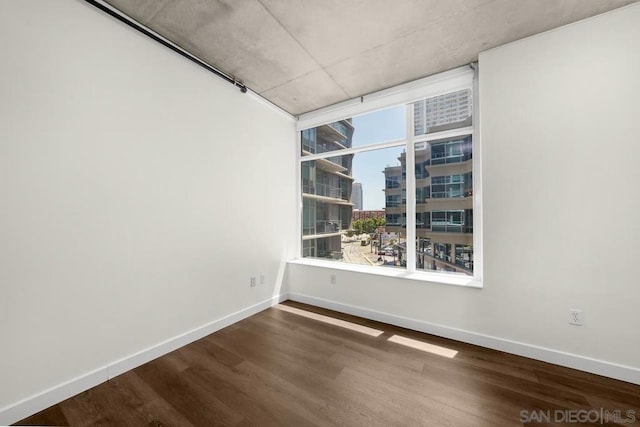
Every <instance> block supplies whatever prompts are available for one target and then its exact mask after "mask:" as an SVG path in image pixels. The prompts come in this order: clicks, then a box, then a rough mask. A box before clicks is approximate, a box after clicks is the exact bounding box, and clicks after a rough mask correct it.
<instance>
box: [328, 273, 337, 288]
mask: <svg viewBox="0 0 640 427" xmlns="http://www.w3.org/2000/svg"><path fill="white" fill-rule="evenodd" d="M329 283H330V284H332V285H335V284H336V275H335V274H332V275H330V276H329Z"/></svg>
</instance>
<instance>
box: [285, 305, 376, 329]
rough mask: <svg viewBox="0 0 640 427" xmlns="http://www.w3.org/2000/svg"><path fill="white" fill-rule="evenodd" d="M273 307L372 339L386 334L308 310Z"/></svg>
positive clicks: (286, 306)
mask: <svg viewBox="0 0 640 427" xmlns="http://www.w3.org/2000/svg"><path fill="white" fill-rule="evenodd" d="M273 307H274V308H277V309H278V310H282V311H286V312H288V313H293V314H297V315H298V316H304V317H307V318H309V319H313V320H317V321H319V322H323V323H328V324H330V325H334V326H339V327H341V328H346V329H349V330H352V331H356V332H360V333H361V334H365V335H369V336H371V337H379V336H380V335H382V334H383V333H384V331H381V330H379V329H373V328H369V327H367V326H362V325H358V324H357V323H352V322H347V321H346V320H340V319H334V318H333V317H329V316H323V315H322V314H318V313H312V312H310V311H306V310H300V309H299V308H294V307H290V306H288V305H283V304H278V305H274V306H273Z"/></svg>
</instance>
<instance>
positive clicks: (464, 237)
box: [384, 90, 473, 274]
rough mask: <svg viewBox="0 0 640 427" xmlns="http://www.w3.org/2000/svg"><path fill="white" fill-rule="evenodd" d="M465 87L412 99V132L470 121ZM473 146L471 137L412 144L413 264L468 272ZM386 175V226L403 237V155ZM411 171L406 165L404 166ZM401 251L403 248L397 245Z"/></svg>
mask: <svg viewBox="0 0 640 427" xmlns="http://www.w3.org/2000/svg"><path fill="white" fill-rule="evenodd" d="M471 112H472V96H471V92H470V91H467V90H464V91H459V92H454V93H452V94H447V95H446V96H439V97H435V98H431V99H425V100H422V101H418V102H416V103H414V126H415V127H414V131H415V132H414V133H415V135H416V136H420V135H424V134H428V133H434V132H440V131H443V130H448V129H455V128H461V127H465V126H470V125H471V119H472V117H471ZM472 158H473V144H472V136H471V135H463V136H456V137H450V138H443V139H438V140H434V141H430V142H421V143H418V144H416V145H415V167H414V171H413V173H415V177H416V239H417V241H416V245H417V246H416V247H417V255H416V263H417V268H419V269H424V270H439V271H450V272H460V273H466V274H472V273H473V197H472V196H473V170H472ZM398 160H399V161H400V166H391V167H387V168H385V170H384V175H385V189H384V191H385V215H386V230H387V231H388V232H396V233H399V234H400V235H401V236H402V235H404V236H406V224H407V206H406V204H407V197H406V178H407V176H406V174H407V160H406V153H404V152H403V153H402V154H401V155H400V157H399V158H398ZM409 170H410V171H411V168H409ZM399 247H400V250H401V251H402V250H403V248H405V247H406V246H405V245H403V244H401V245H400V246H399Z"/></svg>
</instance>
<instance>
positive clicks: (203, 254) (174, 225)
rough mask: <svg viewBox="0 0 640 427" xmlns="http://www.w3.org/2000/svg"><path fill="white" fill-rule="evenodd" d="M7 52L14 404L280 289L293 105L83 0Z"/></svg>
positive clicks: (1, 106)
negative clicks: (247, 90)
mask: <svg viewBox="0 0 640 427" xmlns="http://www.w3.org/2000/svg"><path fill="white" fill-rule="evenodd" d="M0 52H2V55H1V56H0V135H1V136H0V203H1V208H0V286H1V288H0V289H1V293H0V409H2V408H3V407H8V406H11V405H13V404H15V403H16V402H18V401H19V400H21V399H25V398H29V397H30V396H32V395H34V394H36V393H39V392H42V391H44V390H46V389H48V388H49V387H55V386H58V385H60V384H61V383H63V382H65V381H68V380H71V379H73V378H75V377H77V376H80V375H83V374H85V373H87V372H89V371H92V370H94V369H97V368H100V367H102V366H105V365H107V364H109V363H111V362H113V361H116V360H118V359H121V358H124V357H127V356H129V355H131V354H132V353H135V352H137V351H140V350H143V349H145V348H148V347H150V346H153V345H155V344H157V343H159V342H161V341H164V340H167V339H170V338H172V337H175V336H177V335H179V334H182V333H184V332H186V331H189V330H191V329H194V328H198V327H200V326H202V325H204V324H207V323H208V322H212V321H215V320H217V319H220V318H222V317H224V316H227V315H229V314H231V313H234V312H236V311H238V310H242V309H245V308H247V307H249V306H252V305H254V304H256V303H259V302H262V301H265V300H268V299H269V298H271V297H272V296H273V295H274V293H277V292H279V289H277V286H278V285H277V284H276V277H277V274H278V270H279V268H280V266H281V260H283V259H287V258H290V257H291V256H293V253H292V248H294V247H295V239H296V234H295V228H294V226H293V225H292V222H291V212H292V210H294V209H295V162H294V159H295V155H296V152H295V132H294V122H293V120H292V119H291V117H288V116H285V115H283V114H282V113H280V112H277V111H276V110H275V109H273V108H272V107H270V106H268V105H267V104H265V103H264V102H261V101H258V100H257V99H256V98H255V97H253V96H251V95H250V94H242V93H241V92H240V91H239V89H237V88H235V87H233V86H232V85H231V84H228V83H226V82H224V81H223V80H221V79H219V78H217V77H216V76H214V75H213V74H211V73H209V72H207V71H205V70H203V69H202V68H200V67H198V66H197V65H195V64H193V63H191V62H189V61H187V60H186V59H184V58H182V57H180V56H179V55H177V54H175V53H174V52H171V51H170V50H169V49H167V48H165V47H162V46H161V45H160V44H158V43H156V42H154V41H152V40H151V39H148V38H147V37H145V36H143V35H141V34H139V33H137V32H136V31H134V30H132V29H130V28H128V27H127V26H125V25H123V24H121V23H119V22H117V21H115V20H114V19H113V18H110V17H109V16H107V15H106V14H104V13H102V12H100V11H99V10H97V9H95V8H93V7H91V6H88V5H87V4H86V3H84V2H83V1H80V0H68V1H56V2H53V1H49V0H30V1H23V0H3V1H2V2H0ZM251 273H255V274H260V273H263V274H265V275H266V281H267V283H266V284H265V285H258V286H257V287H255V288H250V287H249V275H250V274H251ZM4 422H6V419H5V421H4ZM0 424H2V422H0Z"/></svg>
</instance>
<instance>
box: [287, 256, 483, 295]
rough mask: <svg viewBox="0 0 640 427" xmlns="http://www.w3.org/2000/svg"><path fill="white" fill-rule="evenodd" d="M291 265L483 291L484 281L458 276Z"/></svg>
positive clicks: (335, 264) (334, 264)
mask: <svg viewBox="0 0 640 427" xmlns="http://www.w3.org/2000/svg"><path fill="white" fill-rule="evenodd" d="M288 263H289V264H295V265H307V266H311V267H322V268H330V269H333V270H342V271H351V272H354V273H365V274H373V275H376V276H384V277H393V278H397V279H403V280H414V281H418V282H427V283H434V284H439V285H453V286H463V287H466V288H476V289H481V288H482V287H483V285H482V281H480V280H478V279H476V278H474V277H470V276H462V275H456V274H447V273H438V272H424V271H416V272H414V273H409V272H407V271H406V270H404V269H395V268H392V267H375V266H368V265H360V264H346V263H343V262H340V261H324V260H320V259H312V258H298V259H293V260H289V261H288Z"/></svg>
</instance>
